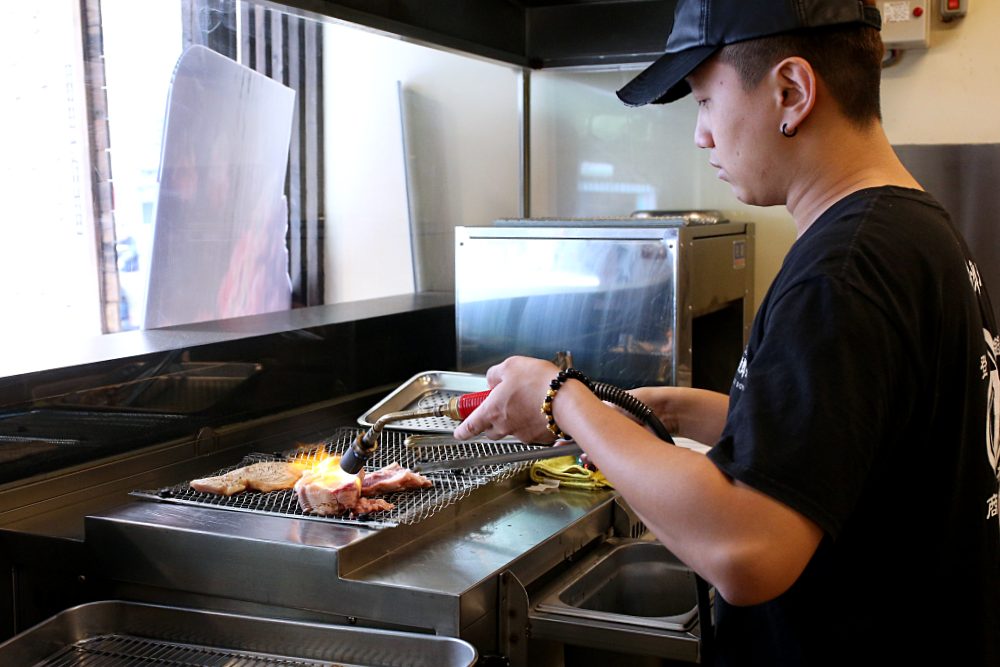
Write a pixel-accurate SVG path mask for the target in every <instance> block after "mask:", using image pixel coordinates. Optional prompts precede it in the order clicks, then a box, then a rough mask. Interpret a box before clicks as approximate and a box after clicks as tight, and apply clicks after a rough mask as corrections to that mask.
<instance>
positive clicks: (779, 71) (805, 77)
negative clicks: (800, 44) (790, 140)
mask: <svg viewBox="0 0 1000 667" xmlns="http://www.w3.org/2000/svg"><path fill="white" fill-rule="evenodd" d="M771 73H772V79H773V83H774V94H775V96H776V97H775V102H776V103H777V104H778V106H779V108H780V109H781V114H782V116H781V123H782V125H783V126H785V127H787V129H788V131H789V132H791V133H794V132H795V131H796V130H797V129H798V127H799V125H801V124H802V123H803V122H804V121H805V119H806V118H808V117H809V114H810V113H812V110H813V106H814V105H815V104H816V87H817V79H816V72H815V71H813V68H812V65H810V64H809V62H808V61H807V60H804V59H802V58H799V57H798V56H792V57H790V58H785V59H784V60H782V61H781V62H780V63H778V64H777V65H775V66H774V68H773V69H772V70H771Z"/></svg>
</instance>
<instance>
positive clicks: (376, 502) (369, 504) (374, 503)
mask: <svg viewBox="0 0 1000 667" xmlns="http://www.w3.org/2000/svg"><path fill="white" fill-rule="evenodd" d="M394 507H395V505H393V504H392V503H390V502H389V501H387V500H383V499H382V498H365V497H363V496H362V497H361V498H358V502H357V503H355V504H354V507H353V508H352V510H351V511H353V512H354V513H355V514H368V513H369V512H383V511H387V510H391V509H393V508H394Z"/></svg>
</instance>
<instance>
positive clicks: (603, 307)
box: [455, 215, 754, 392]
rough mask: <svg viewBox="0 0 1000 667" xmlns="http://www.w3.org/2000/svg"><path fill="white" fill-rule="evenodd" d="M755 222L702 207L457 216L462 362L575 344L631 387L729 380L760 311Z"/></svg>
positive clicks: (594, 367)
mask: <svg viewBox="0 0 1000 667" xmlns="http://www.w3.org/2000/svg"><path fill="white" fill-rule="evenodd" d="M753 248H754V231H753V224H752V223H735V222H724V221H721V220H720V218H719V217H718V216H710V215H701V216H696V217H691V216H672V217H660V218H658V217H648V218H642V219H638V218H602V219H524V220H500V221H497V223H496V225H495V226H493V227H458V228H457V229H456V250H455V267H456V268H455V272H456V273H455V293H456V306H455V308H456V330H457V336H458V364H459V368H460V369H461V370H464V371H469V372H483V371H484V370H485V369H486V368H487V367H488V366H490V365H491V364H494V363H497V362H498V361H500V360H502V359H503V358H505V357H507V356H509V355H511V354H526V355H530V356H536V357H542V358H547V357H548V356H550V355H551V353H552V350H556V349H559V350H569V351H571V352H572V353H573V356H574V362H575V365H576V366H577V367H578V368H581V369H584V370H585V371H586V372H587V374H588V375H590V376H591V377H593V378H595V379H598V380H603V381H605V382H609V383H611V384H615V385H618V386H623V387H632V386H637V385H656V384H670V385H682V386H695V387H703V388H708V389H716V390H719V391H726V392H728V388H729V384H730V382H731V381H732V377H733V373H734V372H735V370H736V365H737V363H738V362H739V358H740V354H741V352H742V350H743V347H744V345H745V343H746V338H747V336H748V334H749V327H750V323H751V320H752V317H753V270H754V268H753V256H754V252H753Z"/></svg>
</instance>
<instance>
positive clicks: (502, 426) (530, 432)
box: [454, 357, 559, 443]
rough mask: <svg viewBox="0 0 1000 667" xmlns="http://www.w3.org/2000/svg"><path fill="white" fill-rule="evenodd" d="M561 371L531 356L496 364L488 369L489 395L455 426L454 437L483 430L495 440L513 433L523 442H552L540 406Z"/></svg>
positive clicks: (458, 437) (470, 435) (457, 438)
mask: <svg viewBox="0 0 1000 667" xmlns="http://www.w3.org/2000/svg"><path fill="white" fill-rule="evenodd" d="M558 373H559V369H558V368H556V366H555V365H554V364H552V363H550V362H548V361H542V360H541V359H532V358H530V357H510V358H509V359H507V360H505V361H503V362H502V363H500V364H497V365H496V366H493V367H492V368H490V369H489V370H488V371H487V372H486V382H487V384H489V386H490V388H491V389H492V391H491V392H490V395H489V396H487V397H486V400H485V401H483V403H482V405H480V406H479V407H478V408H476V409H475V410H474V411H473V413H472V414H471V415H469V416H468V418H466V420H465V421H463V422H462V423H461V424H460V425H459V426H458V428H456V429H455V433H454V436H455V439H456V440H467V439H469V438H472V437H474V436H477V435H479V434H480V433H483V434H485V435H486V437H488V438H492V439H498V438H502V437H504V436H507V435H512V436H514V437H515V438H517V439H518V440H520V441H521V442H529V443H550V442H552V441H553V439H554V437H553V435H552V434H551V433H550V432H549V431H548V429H546V428H545V425H546V421H545V417H544V416H543V415H542V412H541V407H542V401H543V400H544V398H545V392H547V391H548V388H549V383H550V382H551V381H552V379H553V378H554V377H555V376H556V375H557V374H558Z"/></svg>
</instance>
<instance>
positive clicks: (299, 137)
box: [0, 0, 521, 376]
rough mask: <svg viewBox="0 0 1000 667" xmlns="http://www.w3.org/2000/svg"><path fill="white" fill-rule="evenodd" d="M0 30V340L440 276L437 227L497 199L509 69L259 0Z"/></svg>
mask: <svg viewBox="0 0 1000 667" xmlns="http://www.w3.org/2000/svg"><path fill="white" fill-rule="evenodd" d="M3 30H4V40H3V41H2V42H0V44H2V46H0V50H2V51H3V53H4V56H5V57H4V59H3V63H4V65H3V66H4V69H5V72H4V80H5V83H6V85H5V86H3V93H2V94H3V95H4V100H3V103H4V108H5V109H6V113H7V114H8V118H10V119H12V120H13V124H12V127H16V131H13V132H11V138H12V142H11V143H10V144H9V146H8V149H7V150H5V151H4V157H3V159H2V163H3V166H2V167H0V168H2V169H3V178H2V182H3V183H4V193H5V195H6V196H5V201H7V202H8V211H9V215H8V218H7V219H8V224H5V225H3V227H2V229H0V278H3V284H4V285H5V286H6V287H5V289H4V290H3V292H0V308H2V309H3V311H4V312H5V313H6V314H7V322H8V328H9V329H12V330H13V331H12V332H11V333H10V340H26V341H29V342H31V341H36V342H37V340H38V339H39V337H41V338H44V339H45V346H47V347H52V346H54V345H58V344H59V343H60V342H62V343H65V342H68V341H75V340H80V339H85V338H88V337H93V336H101V335H103V334H110V333H116V332H122V331H127V330H130V329H139V330H148V329H153V328H160V327H163V326H171V325H186V324H190V323H192V322H205V321H212V320H220V319H227V318H232V317H239V316H246V315H254V314H259V313H263V312H270V311H274V310H284V309H290V308H300V307H304V306H319V305H323V304H330V303H342V302H350V301H355V300H359V299H370V298H378V297H384V296H389V295H398V294H407V293H412V292H415V291H434V290H440V291H446V292H447V291H451V289H452V288H453V275H452V272H451V271H450V269H449V267H450V266H451V264H452V262H453V252H454V250H453V228H454V227H455V226H456V225H487V224H490V223H491V222H492V220H493V219H495V218H499V217H506V216H511V215H517V214H518V213H519V212H520V211H519V205H520V195H519V175H520V162H519V160H520V158H519V130H520V126H519V121H520V108H519V86H520V76H521V73H520V70H519V68H516V67H512V66H509V65H504V64H498V63H496V62H492V61H487V60H484V59H481V58H474V57H470V56H465V55H460V54H457V53H452V52H445V51H442V50H439V49H433V48H429V47H425V46H422V45H418V44H415V43H411V42H405V41H402V40H400V39H397V38H395V37H393V36H391V35H386V34H381V33H376V32H373V31H370V30H365V29H361V28H358V27H356V26H353V25H350V24H346V23H343V22H337V21H334V20H332V19H328V18H325V17H320V16H317V15H311V14H307V13H304V12H301V11H299V10H292V9H287V8H283V7H281V6H280V5H275V4H273V3H267V2H261V3H256V2H240V1H236V0H151V1H149V2H143V3H135V2H130V1H129V0H84V1H83V2H77V1H70V0H53V1H52V2H45V3H14V4H13V5H12V6H11V8H9V11H8V20H7V21H5V23H4V28H3ZM199 50H200V51H199ZM205 54H209V55H205ZM192 57H196V58H195V62H192V60H191V59H192ZM185 58H187V60H185ZM185 63H187V65H185ZM150 304H152V305H153V306H154V308H153V309H150V308H148V307H147V306H148V305H150ZM154 310H155V311H157V312H153V311H154ZM36 347H38V348H39V349H38V351H37V354H40V355H44V349H43V346H36ZM11 354H13V353H12V352H11V351H10V350H9V349H8V350H7V351H5V353H4V355H5V356H6V355H11ZM2 366H3V364H2V363H0V376H3V375H5V374H7V373H6V372H5V371H4V369H3V368H2Z"/></svg>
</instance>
